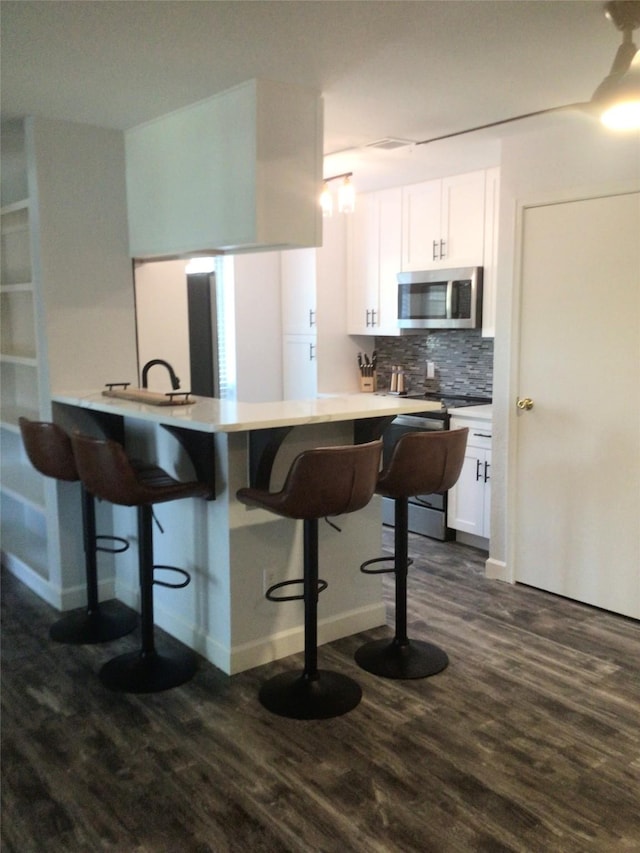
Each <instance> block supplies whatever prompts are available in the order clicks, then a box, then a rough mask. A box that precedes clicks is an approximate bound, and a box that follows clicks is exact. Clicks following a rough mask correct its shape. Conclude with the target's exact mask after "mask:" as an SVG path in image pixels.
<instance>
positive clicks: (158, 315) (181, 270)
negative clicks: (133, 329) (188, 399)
mask: <svg viewBox="0 0 640 853" xmlns="http://www.w3.org/2000/svg"><path fill="white" fill-rule="evenodd" d="M187 263H188V262H187V261H185V260H180V261H155V262H153V263H146V264H138V266H137V267H136V271H135V288H136V321H137V333H138V363H139V368H140V370H142V368H143V367H144V365H145V364H146V363H147V362H148V361H150V360H151V359H153V358H162V359H164V360H165V361H168V362H169V364H170V365H171V366H172V367H173V369H174V370H175V372H176V374H177V375H178V377H179V379H180V388H181V390H183V391H189V390H190V389H191V365H190V355H189V312H188V306H187V274H186V272H185V270H186V267H187ZM138 379H140V380H141V377H138ZM147 379H148V385H149V388H150V389H151V390H153V391H163V392H164V391H171V382H170V379H169V374H168V373H167V371H166V370H165V368H164V367H162V366H156V367H152V368H151V370H150V371H149V374H148V377H147ZM132 381H133V379H132ZM133 384H134V385H136V384H137V380H136V381H135V382H134V383H133Z"/></svg>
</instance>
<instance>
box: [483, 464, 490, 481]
mask: <svg viewBox="0 0 640 853" xmlns="http://www.w3.org/2000/svg"><path fill="white" fill-rule="evenodd" d="M489 468H491V465H490V464H489V463H488V462H485V463H484V481H485V483H488V482H489V480H490V479H491V477H490V476H489Z"/></svg>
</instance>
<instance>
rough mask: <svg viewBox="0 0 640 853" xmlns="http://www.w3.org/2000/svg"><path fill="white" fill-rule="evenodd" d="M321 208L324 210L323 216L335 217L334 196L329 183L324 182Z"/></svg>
mask: <svg viewBox="0 0 640 853" xmlns="http://www.w3.org/2000/svg"><path fill="white" fill-rule="evenodd" d="M320 207H321V208H322V215H323V216H333V196H332V195H331V190H330V189H329V182H328V181H325V182H324V187H323V189H322V192H321V193H320Z"/></svg>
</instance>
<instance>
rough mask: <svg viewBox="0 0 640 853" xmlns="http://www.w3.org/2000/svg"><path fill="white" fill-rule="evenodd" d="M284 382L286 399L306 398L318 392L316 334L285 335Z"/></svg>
mask: <svg viewBox="0 0 640 853" xmlns="http://www.w3.org/2000/svg"><path fill="white" fill-rule="evenodd" d="M282 350H283V352H282V367H283V370H282V384H283V396H284V399H285V400H306V399H308V398H309V397H315V396H316V395H317V393H318V369H317V358H316V336H315V335H284V337H283V340H282Z"/></svg>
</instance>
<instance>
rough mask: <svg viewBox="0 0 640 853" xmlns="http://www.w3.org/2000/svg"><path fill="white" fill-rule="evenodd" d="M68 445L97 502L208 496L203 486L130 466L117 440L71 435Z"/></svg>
mask: <svg viewBox="0 0 640 853" xmlns="http://www.w3.org/2000/svg"><path fill="white" fill-rule="evenodd" d="M71 445H72V447H73V455H74V457H75V460H76V467H77V469H78V474H79V475H80V479H81V480H82V482H83V484H84V487H85V488H86V489H87V491H89V492H90V493H91V494H92V495H95V497H97V498H100V499H101V500H105V501H109V502H110V503H112V504H120V505H122V506H150V505H151V504H156V503H163V502H165V501H173V500H178V499H180V498H190V497H193V498H195V497H201V498H209V497H210V491H211V489H210V486H209V485H208V484H207V483H201V482H198V481H196V480H194V481H189V482H180V481H178V480H175V479H173V477H171V476H170V475H169V474H167V472H166V471H164V470H163V469H162V468H159V467H158V466H157V465H147V464H144V463H135V464H134V463H133V462H132V461H131V460H130V459H129V457H128V456H127V454H126V452H125V449H124V447H123V446H122V445H121V444H120V443H119V442H117V441H112V440H111V439H97V438H91V437H90V436H87V435H81V434H80V433H77V432H74V433H73V434H72V436H71Z"/></svg>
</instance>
